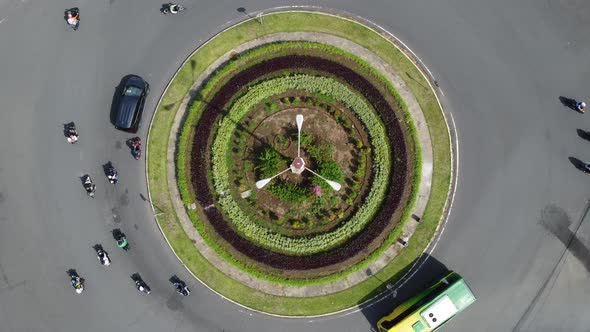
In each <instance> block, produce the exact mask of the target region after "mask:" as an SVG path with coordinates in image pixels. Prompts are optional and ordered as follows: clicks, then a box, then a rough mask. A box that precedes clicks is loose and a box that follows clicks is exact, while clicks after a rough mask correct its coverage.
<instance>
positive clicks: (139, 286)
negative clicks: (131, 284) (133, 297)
mask: <svg viewBox="0 0 590 332" xmlns="http://www.w3.org/2000/svg"><path fill="white" fill-rule="evenodd" d="M135 286H136V287H137V290H139V291H140V292H142V293H146V294H149V293H150V292H151V290H150V288H149V287H148V285H146V283H145V282H144V281H143V280H136V281H135Z"/></svg>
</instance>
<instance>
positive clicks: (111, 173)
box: [104, 162, 119, 184]
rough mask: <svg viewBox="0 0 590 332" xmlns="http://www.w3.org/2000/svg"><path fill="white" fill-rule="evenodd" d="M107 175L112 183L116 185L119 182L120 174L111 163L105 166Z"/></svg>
mask: <svg viewBox="0 0 590 332" xmlns="http://www.w3.org/2000/svg"><path fill="white" fill-rule="evenodd" d="M104 167H105V173H106V175H107V179H108V180H109V182H110V183H112V184H116V183H118V182H119V174H118V173H117V171H116V170H115V167H114V166H113V164H112V163H111V162H108V163H107V164H106V165H105V166H104Z"/></svg>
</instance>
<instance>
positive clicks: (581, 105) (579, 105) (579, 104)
mask: <svg viewBox="0 0 590 332" xmlns="http://www.w3.org/2000/svg"><path fill="white" fill-rule="evenodd" d="M576 109H577V110H578V111H580V112H582V113H584V112H586V103H585V102H583V101H579V102H577V103H576Z"/></svg>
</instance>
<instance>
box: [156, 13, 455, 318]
mask: <svg viewBox="0 0 590 332" xmlns="http://www.w3.org/2000/svg"><path fill="white" fill-rule="evenodd" d="M295 31H310V32H312V31H313V32H324V33H329V34H332V35H336V36H340V37H343V38H346V39H349V40H351V41H354V42H355V43H357V44H360V45H362V46H364V47H366V48H367V49H370V50H371V51H372V52H374V53H375V54H377V55H378V56H380V57H381V58H382V59H384V60H385V61H387V62H388V63H390V64H391V66H392V67H393V68H395V69H396V71H397V72H398V73H400V77H401V78H402V79H404V80H405V83H406V85H407V86H408V88H409V89H410V90H411V91H412V93H413V94H414V96H415V97H416V99H417V100H418V102H419V104H420V107H421V108H422V111H423V112H424V116H425V117H426V120H427V121H428V127H429V129H430V134H431V141H432V147H433V159H434V160H433V161H434V169H433V177H432V191H431V197H430V200H429V202H428V205H427V207H426V210H425V212H424V215H423V217H422V223H421V224H420V226H419V227H418V230H417V232H416V233H415V234H414V236H413V237H412V240H411V241H410V243H409V246H408V247H407V248H405V249H404V250H403V251H402V252H401V253H400V255H399V256H398V257H396V258H395V259H394V260H393V261H392V262H391V263H390V264H389V265H388V266H387V267H385V268H384V269H382V270H381V271H379V272H378V273H377V274H376V277H375V278H370V279H368V280H366V281H364V282H362V283H360V284H358V285H356V286H354V287H352V288H349V289H347V290H344V291H341V292H338V293H335V294H331V295H326V296H321V297H312V298H289V297H279V296H273V295H268V294H265V293H261V292H258V291H256V290H253V289H251V288H249V287H246V286H244V285H242V284H240V283H238V282H236V281H234V280H233V279H231V278H229V277H226V276H225V275H224V274H223V273H221V272H220V271H219V270H217V269H216V268H215V267H214V266H212V265H211V264H210V263H209V262H208V261H207V260H205V259H204V258H203V257H202V256H201V255H200V254H199V252H198V251H197V250H196V248H195V247H194V245H193V243H192V242H191V241H190V239H189V238H188V237H187V236H186V234H185V233H184V231H183V230H182V227H181V226H180V223H179V222H178V220H177V217H176V214H175V213H174V208H173V206H172V202H171V200H170V196H169V192H168V183H167V181H166V163H167V161H166V153H167V146H168V136H169V133H170V130H171V126H172V122H173V120H174V116H175V115H176V111H177V110H178V106H179V105H180V102H181V101H182V99H183V98H184V96H185V95H186V94H187V92H188V90H189V88H190V87H191V85H192V83H193V80H194V78H196V77H198V76H199V74H200V73H201V72H202V71H203V70H205V68H207V67H208V66H209V65H210V64H211V63H212V62H213V61H214V60H215V59H217V58H219V57H220V56H221V55H223V54H224V53H226V52H228V51H230V50H231V49H232V48H233V46H234V45H237V44H242V43H244V42H247V41H249V40H252V39H255V38H257V37H260V36H263V35H267V34H271V33H276V32H295ZM401 73H407V75H402V74H401ZM409 76H411V78H412V79H409ZM425 86H428V83H427V81H426V80H425V79H424V78H423V76H422V74H421V73H420V71H419V70H418V69H417V68H416V67H415V66H414V64H413V63H412V62H411V61H410V60H408V59H407V58H406V57H405V56H404V54H403V53H402V52H401V51H399V50H398V49H396V48H395V47H394V46H393V45H392V44H391V43H389V41H387V40H386V39H384V38H382V37H380V36H379V35H378V34H376V33H375V32H373V31H372V30H370V29H368V28H366V27H364V26H361V25H358V24H356V23H353V22H350V21H348V20H344V19H340V18H336V17H333V16H328V15H322V14H314V13H303V12H296V13H275V14H269V15H266V16H265V17H264V24H263V25H260V24H259V23H258V21H256V20H250V21H248V22H244V23H242V24H240V25H237V26H235V27H233V28H231V29H229V30H227V31H225V32H223V33H221V34H219V35H218V36H216V37H215V38H213V39H212V40H210V41H209V42H207V43H206V44H205V45H203V46H202V47H201V48H200V49H199V50H198V51H197V52H196V53H194V54H193V55H192V56H191V58H190V59H188V60H187V62H186V63H185V65H184V66H183V67H182V68H181V69H180V70H179V71H178V73H177V74H176V76H175V77H174V79H173V81H172V83H171V84H170V86H169V87H168V89H167V90H166V92H165V93H164V95H163V97H162V99H161V101H160V104H159V105H158V109H157V112H156V114H155V115H154V119H153V121H152V124H151V128H150V134H149V140H148V153H147V154H146V155H148V171H149V172H148V175H149V178H148V181H149V189H150V195H151V200H152V204H153V205H154V206H155V207H156V210H158V209H160V210H162V211H164V212H166V213H165V214H163V215H160V216H159V217H158V223H159V224H160V227H161V228H162V230H163V232H164V234H165V236H166V238H167V239H168V241H169V242H170V243H171V245H172V247H173V249H174V250H175V252H176V253H177V254H178V256H179V257H180V258H181V259H182V260H183V262H184V264H186V266H187V267H188V268H189V269H190V270H191V271H192V272H193V273H194V274H195V275H196V276H197V277H198V278H199V279H201V280H202V281H203V282H205V283H206V284H207V285H208V286H209V287H211V288H213V289H214V290H215V291H217V292H219V293H220V294H222V295H224V296H225V297H228V298H230V299H232V300H233V301H235V302H238V303H241V304H243V305H245V306H247V307H250V308H253V309H256V310H260V311H265V312H269V313H273V314H279V315H287V316H305V315H318V314H323V313H329V312H334V311H337V310H341V309H345V308H348V307H351V306H355V305H357V304H359V303H362V302H363V301H365V300H366V299H369V298H371V297H372V296H374V295H376V294H378V293H379V292H381V291H382V290H383V289H384V288H385V286H384V283H383V282H382V281H395V280H397V279H398V278H399V277H401V274H402V273H403V272H404V271H405V270H407V269H408V268H409V266H410V265H411V264H412V262H413V261H414V260H415V259H416V258H417V257H418V256H419V255H420V254H421V253H422V251H423V250H424V249H425V247H426V245H427V244H428V242H429V241H430V239H431V238H432V236H433V234H434V232H435V229H436V227H437V225H438V222H439V219H440V216H441V213H442V211H443V208H444V205H445V202H446V199H447V194H448V188H449V183H450V177H451V162H450V145H449V139H448V132H447V128H446V124H445V121H444V117H443V115H442V110H441V109H440V107H439V104H438V102H437V100H436V98H435V96H434V94H433V92H432V91H431V90H429V89H425V88H424V87H425Z"/></svg>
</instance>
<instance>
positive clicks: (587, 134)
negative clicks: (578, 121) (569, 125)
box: [576, 129, 590, 141]
mask: <svg viewBox="0 0 590 332" xmlns="http://www.w3.org/2000/svg"><path fill="white" fill-rule="evenodd" d="M576 132H577V133H578V136H580V138H582V139H585V140H587V141H590V131H585V130H582V129H576Z"/></svg>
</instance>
